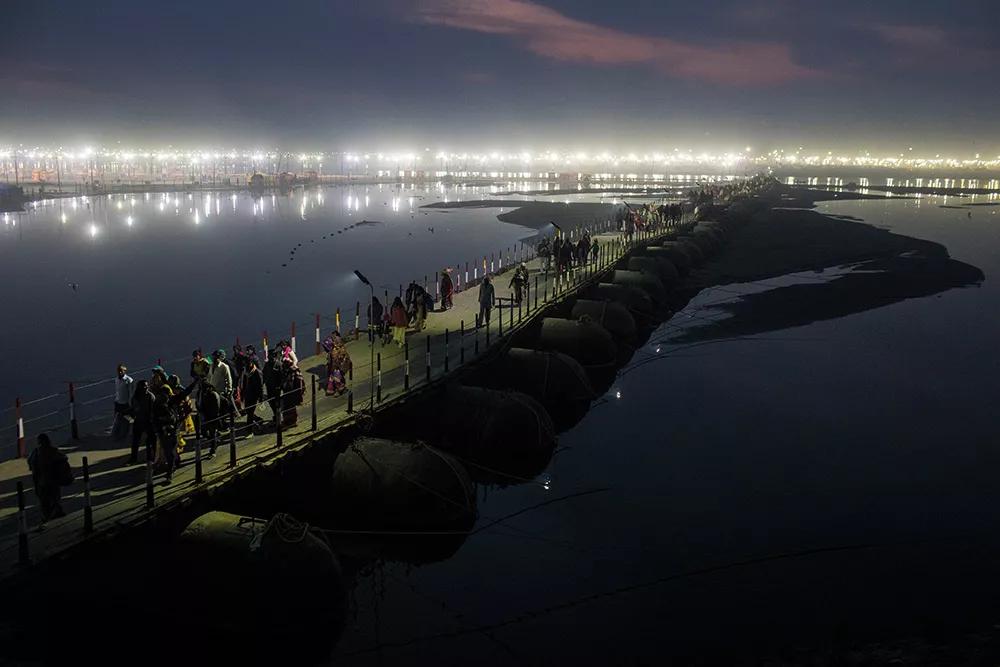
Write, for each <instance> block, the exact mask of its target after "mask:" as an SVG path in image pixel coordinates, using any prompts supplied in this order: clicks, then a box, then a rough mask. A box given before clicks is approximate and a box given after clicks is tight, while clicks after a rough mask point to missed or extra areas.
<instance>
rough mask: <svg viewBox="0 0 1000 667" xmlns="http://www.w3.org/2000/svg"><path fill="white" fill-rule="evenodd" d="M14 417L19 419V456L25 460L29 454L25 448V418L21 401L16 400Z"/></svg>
mask: <svg viewBox="0 0 1000 667" xmlns="http://www.w3.org/2000/svg"><path fill="white" fill-rule="evenodd" d="M14 413H15V414H14V416H15V419H17V455H18V457H20V458H22V459H23V458H24V457H25V456H27V455H28V452H27V451H25V448H24V417H23V416H22V415H21V399H20V398H17V399H15V400H14Z"/></svg>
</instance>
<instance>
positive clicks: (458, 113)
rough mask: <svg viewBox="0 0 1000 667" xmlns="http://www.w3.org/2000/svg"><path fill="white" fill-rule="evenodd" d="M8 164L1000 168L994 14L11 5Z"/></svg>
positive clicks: (838, 9)
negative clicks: (35, 160) (607, 156)
mask: <svg viewBox="0 0 1000 667" xmlns="http://www.w3.org/2000/svg"><path fill="white" fill-rule="evenodd" d="M0 16H2V17H3V21H2V24H3V26H4V30H3V31H2V37H0V144H4V143H12V142H43V143H46V144H53V143H57V142H65V143H67V144H77V145H78V144H79V143H80V142H92V143H103V144H111V143H113V142H115V141H118V140H120V141H122V142H123V143H130V144H133V145H146V146H158V145H163V144H164V143H166V142H171V143H173V144H175V145H179V146H186V147H198V146H201V145H205V144H208V145H210V146H226V145H239V146H275V145H280V146H283V147H286V148H288V149H307V148H316V149H322V150H329V149H366V150H367V149H378V150H381V149H392V148H397V147H423V146H429V147H433V148H434V149H449V150H455V149H470V150H473V149H480V148H486V149H489V148H494V147H498V148H503V149H512V150H514V149H536V150H543V149H548V148H570V149H589V150H598V149H606V148H611V149H615V148H642V147H646V146H653V147H661V148H665V149H670V148H672V147H675V146H681V147H687V148H695V149H706V150H728V149H735V150H740V149H742V148H743V147H744V146H746V145H748V144H752V145H753V146H754V148H755V149H767V148H785V149H788V148H795V147H797V146H798V145H799V144H808V145H809V146H811V147H829V148H835V149H840V150H844V151H855V150H858V149H864V148H871V149H873V150H897V151H898V150H900V149H901V148H902V147H905V146H914V147H915V149H916V150H918V151H923V152H928V151H929V152H934V151H942V152H943V151H953V152H963V153H970V152H979V151H982V152H983V153H990V154H1000V133H998V132H997V125H998V123H997V119H998V118H1000V113H998V111H997V109H998V108H1000V106H998V105H1000V91H998V87H997V86H996V78H995V77H996V76H997V71H998V69H1000V40H998V39H997V38H996V32H995V31H996V29H997V26H998V24H1000V2H997V0H955V2H950V3H942V2H939V1H933V0H883V1H881V2H871V1H870V0H864V1H860V0H840V1H839V2H823V3H819V2H813V1H812V0H743V1H735V0H701V1H699V2H672V1H669V0H661V1H659V2H651V1H649V0H619V1H617V2H609V1H606V0H545V2H530V1H527V0H464V1H463V0H368V1H357V2H353V1H352V2H349V1H346V0H325V1H319V0H283V1H277V0H275V1H272V2H258V1H255V0H240V1H238V2H237V1H229V0H200V1H198V2H195V1H192V0H170V1H169V2H167V1H154V0H141V1H140V0H102V1H101V2H97V3H88V2H79V1H78V0H12V1H11V0H8V2H6V3H3V5H2V6H0Z"/></svg>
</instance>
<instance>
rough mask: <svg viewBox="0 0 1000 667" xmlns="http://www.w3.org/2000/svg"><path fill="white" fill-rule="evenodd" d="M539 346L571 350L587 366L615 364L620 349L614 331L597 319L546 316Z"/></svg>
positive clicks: (573, 355) (568, 352) (554, 350)
mask: <svg viewBox="0 0 1000 667" xmlns="http://www.w3.org/2000/svg"><path fill="white" fill-rule="evenodd" d="M615 273H618V272H617V271H616V272H615ZM538 346H539V349H542V350H548V351H552V352H562V353H563V354H568V355H569V356H571V357H573V358H574V359H576V360H577V361H579V362H580V364H581V365H582V366H583V367H584V368H586V367H587V366H603V365H606V364H614V362H615V356H616V355H617V352H618V350H617V347H616V346H615V341H614V339H613V338H612V336H611V334H610V333H609V332H608V330H607V329H605V328H604V327H602V326H601V325H599V324H597V323H596V322H579V321H576V320H564V319H559V318H555V317H546V318H545V319H543V320H542V330H541V333H540V334H539V336H538Z"/></svg>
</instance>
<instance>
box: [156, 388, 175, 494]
mask: <svg viewBox="0 0 1000 667" xmlns="http://www.w3.org/2000/svg"><path fill="white" fill-rule="evenodd" d="M173 396H174V393H173V390H171V389H170V386H169V385H167V384H160V385H158V386H157V388H156V391H154V392H153V410H152V417H153V430H154V431H155V432H156V437H157V441H158V444H159V446H160V453H161V455H162V456H163V463H164V467H165V468H166V473H167V477H166V481H167V483H168V484H169V483H170V479H171V476H172V475H173V473H174V468H175V467H176V463H177V430H178V415H177V408H176V405H175V403H174V401H173Z"/></svg>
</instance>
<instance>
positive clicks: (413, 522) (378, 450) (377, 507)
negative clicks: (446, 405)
mask: <svg viewBox="0 0 1000 667" xmlns="http://www.w3.org/2000/svg"><path fill="white" fill-rule="evenodd" d="M442 412H446V410H444V409H443V408H442ZM426 418H427V419H430V420H437V419H439V418H440V415H437V414H428V415H426ZM331 500H332V502H333V503H334V505H335V509H342V510H343V511H342V512H340V513H339V514H340V515H341V520H342V521H344V522H350V523H351V524H353V525H356V526H357V527H359V528H360V527H364V528H382V529H387V528H398V529H408V530H437V529H446V528H457V527H465V528H467V527H469V526H471V525H472V524H473V522H474V521H475V518H476V494H475V490H474V487H473V485H472V480H471V479H469V474H468V472H467V471H466V470H465V468H463V467H462V465H461V464H460V463H459V462H458V461H456V460H455V459H454V458H452V457H451V456H449V455H448V454H447V453H445V452H442V451H439V450H437V449H434V448H433V447H429V446H426V445H423V444H413V443H408V442H398V441H395V440H381V439H377V438H359V439H358V440H355V441H354V442H353V443H351V444H350V445H349V446H348V447H347V449H346V450H344V451H343V452H341V453H340V454H339V455H338V456H337V459H336V460H335V461H334V464H333V488H332V498H331Z"/></svg>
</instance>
